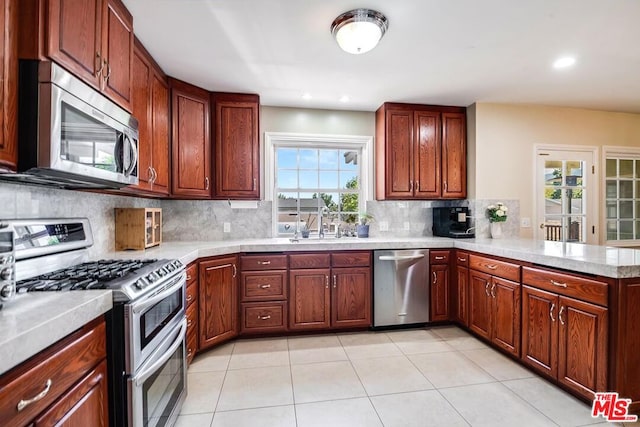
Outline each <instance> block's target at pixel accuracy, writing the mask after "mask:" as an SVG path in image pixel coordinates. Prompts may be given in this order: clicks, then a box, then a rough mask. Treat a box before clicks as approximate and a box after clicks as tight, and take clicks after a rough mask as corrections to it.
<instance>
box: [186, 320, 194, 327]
mask: <svg viewBox="0 0 640 427" xmlns="http://www.w3.org/2000/svg"><path fill="white" fill-rule="evenodd" d="M192 324H193V320H191V319H189V320H187V328H188V327H190V326H191V325H192Z"/></svg>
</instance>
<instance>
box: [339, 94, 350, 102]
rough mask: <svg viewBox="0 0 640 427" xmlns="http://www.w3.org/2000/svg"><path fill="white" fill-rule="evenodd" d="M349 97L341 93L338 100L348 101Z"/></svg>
mask: <svg viewBox="0 0 640 427" xmlns="http://www.w3.org/2000/svg"><path fill="white" fill-rule="evenodd" d="M349 100H350V98H349V96H348V95H342V96H341V97H340V102H349Z"/></svg>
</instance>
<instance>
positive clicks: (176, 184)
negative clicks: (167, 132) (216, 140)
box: [171, 80, 211, 199]
mask: <svg viewBox="0 0 640 427" xmlns="http://www.w3.org/2000/svg"><path fill="white" fill-rule="evenodd" d="M171 93H172V94H171V98H172V109H171V114H172V134H173V138H172V141H171V142H172V144H171V145H172V150H173V151H172V162H171V168H172V173H171V185H172V189H173V190H172V193H173V194H174V195H176V196H185V197H193V198H202V199H208V198H210V197H211V144H210V141H211V137H210V133H209V123H210V114H209V94H208V93H207V92H206V91H205V90H202V89H199V88H196V87H194V86H191V85H188V84H186V83H183V82H178V81H176V80H171Z"/></svg>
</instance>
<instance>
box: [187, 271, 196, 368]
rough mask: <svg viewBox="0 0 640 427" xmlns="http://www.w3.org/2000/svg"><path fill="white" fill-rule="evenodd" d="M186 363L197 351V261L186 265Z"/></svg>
mask: <svg viewBox="0 0 640 427" xmlns="http://www.w3.org/2000/svg"><path fill="white" fill-rule="evenodd" d="M186 302H187V312H186V314H187V364H190V363H191V361H192V360H193V357H194V356H195V355H196V352H197V351H198V315H199V313H198V263H197V262H193V263H191V264H189V265H188V266H187V291H186Z"/></svg>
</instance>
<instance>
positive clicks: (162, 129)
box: [151, 71, 170, 194]
mask: <svg viewBox="0 0 640 427" xmlns="http://www.w3.org/2000/svg"><path fill="white" fill-rule="evenodd" d="M169 120H170V119H169V86H168V85H167V83H166V81H165V78H164V76H161V75H159V74H158V73H157V72H155V71H154V72H153V73H152V74H151V122H152V129H151V134H152V140H153V147H152V151H151V159H152V161H151V166H152V167H153V172H154V179H153V186H152V190H153V192H154V193H161V194H169Z"/></svg>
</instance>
